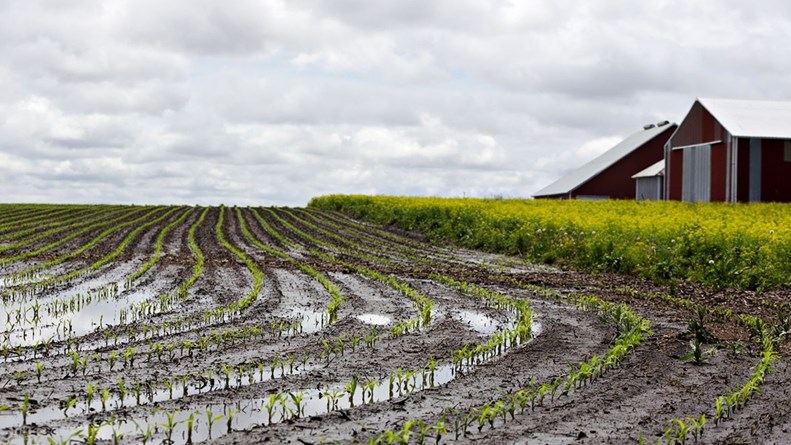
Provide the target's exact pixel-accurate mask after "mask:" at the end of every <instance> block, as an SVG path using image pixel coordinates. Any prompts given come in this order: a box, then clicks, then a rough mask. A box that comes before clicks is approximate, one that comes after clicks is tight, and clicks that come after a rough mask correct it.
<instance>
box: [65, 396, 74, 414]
mask: <svg viewBox="0 0 791 445" xmlns="http://www.w3.org/2000/svg"><path fill="white" fill-rule="evenodd" d="M76 404H77V396H76V395H74V396H71V397H69V398H68V399H66V402H65V403H64V405H63V415H64V416H65V417H69V414H68V411H69V409H70V408H72V407H73V406H74V405H76Z"/></svg>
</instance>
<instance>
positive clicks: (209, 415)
mask: <svg viewBox="0 0 791 445" xmlns="http://www.w3.org/2000/svg"><path fill="white" fill-rule="evenodd" d="M222 418H223V415H222V414H218V415H216V416H215V415H214V413H213V412H212V410H211V408H208V409H206V423H207V424H208V425H209V439H211V429H212V425H214V422H216V421H218V420H222Z"/></svg>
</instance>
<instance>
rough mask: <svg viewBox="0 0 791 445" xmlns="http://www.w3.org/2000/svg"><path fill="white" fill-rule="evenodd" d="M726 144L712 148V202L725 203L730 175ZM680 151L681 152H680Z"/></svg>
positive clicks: (714, 145) (715, 145)
mask: <svg viewBox="0 0 791 445" xmlns="http://www.w3.org/2000/svg"><path fill="white" fill-rule="evenodd" d="M727 148H728V147H727V146H726V144H724V143H721V144H712V146H711V196H710V199H711V201H712V202H716V201H720V202H724V201H725V189H726V180H725V178H726V177H727V174H728V151H727ZM679 151H680V150H679Z"/></svg>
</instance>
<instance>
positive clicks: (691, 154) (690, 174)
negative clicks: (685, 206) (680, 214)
mask: <svg viewBox="0 0 791 445" xmlns="http://www.w3.org/2000/svg"><path fill="white" fill-rule="evenodd" d="M683 150H684V159H683V161H682V163H683V164H682V165H683V167H682V171H683V173H682V177H681V199H682V200H683V201H710V200H711V145H698V146H695V147H688V148H684V149H683Z"/></svg>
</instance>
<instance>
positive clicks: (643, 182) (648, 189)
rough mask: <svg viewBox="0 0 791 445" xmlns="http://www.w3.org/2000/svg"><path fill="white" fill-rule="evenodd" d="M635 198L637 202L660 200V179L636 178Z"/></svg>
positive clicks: (656, 177)
mask: <svg viewBox="0 0 791 445" xmlns="http://www.w3.org/2000/svg"><path fill="white" fill-rule="evenodd" d="M636 187H637V189H636V190H635V192H636V195H635V196H636V197H637V200H638V201H643V200H660V199H662V177H661V176H651V177H646V178H637V186H636Z"/></svg>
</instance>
